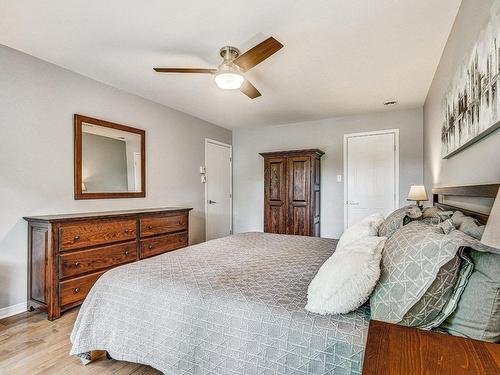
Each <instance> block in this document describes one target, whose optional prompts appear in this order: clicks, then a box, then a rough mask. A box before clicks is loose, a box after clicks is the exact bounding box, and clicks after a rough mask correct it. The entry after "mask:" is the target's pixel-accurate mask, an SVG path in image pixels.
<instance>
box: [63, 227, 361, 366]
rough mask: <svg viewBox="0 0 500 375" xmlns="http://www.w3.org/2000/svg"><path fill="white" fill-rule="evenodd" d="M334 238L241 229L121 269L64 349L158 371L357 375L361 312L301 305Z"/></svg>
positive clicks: (109, 276) (86, 308) (104, 283)
mask: <svg viewBox="0 0 500 375" xmlns="http://www.w3.org/2000/svg"><path fill="white" fill-rule="evenodd" d="M336 243H337V241H336V240H332V239H324V238H311V237H302V236H284V235H276V234H267V233H243V234H238V235H234V236H230V237H226V238H222V239H218V240H213V241H209V242H205V243H203V244H199V245H195V246H190V247H188V248H184V249H182V250H177V251H175V252H172V253H167V254H163V255H159V256H157V257H154V258H151V259H147V260H143V261H140V262H137V263H133V264H129V265H125V266H121V267H118V268H115V269H113V270H111V271H108V272H107V273H106V274H104V275H103V276H102V277H101V278H100V279H99V280H98V282H97V283H96V284H95V286H94V287H93V288H92V290H91V292H90V293H89V295H88V296H87V298H86V300H85V302H84V304H83V305H82V307H81V310H80V312H79V315H78V318H77V320H76V322H75V326H74V329H73V332H72V335H71V341H72V343H73V347H72V349H71V354H72V355H78V356H80V357H81V358H82V359H84V360H85V359H88V358H90V352H91V351H93V350H106V351H107V352H108V353H109V355H110V356H111V357H112V358H114V359H117V360H124V361H130V362H136V363H141V364H146V365H150V366H152V367H154V368H156V369H158V370H160V371H161V372H163V373H165V374H176V375H180V374H198V373H203V374H205V373H211V374H243V373H245V374H248V373H259V374H326V373H335V374H336V375H342V374H360V373H361V368H362V363H363V353H364V347H365V343H366V338H367V333H368V323H369V316H370V311H369V307H367V306H362V307H361V308H359V309H358V310H356V311H354V312H352V313H349V314H346V315H325V316H322V315H317V314H312V313H308V312H306V311H305V310H304V305H305V304H306V302H307V287H308V285H309V283H310V281H311V279H312V278H313V277H314V275H315V274H316V272H317V270H318V268H319V267H320V266H321V265H322V264H323V262H324V261H325V260H326V259H327V258H328V257H330V255H331V254H332V253H333V251H334V250H335V246H336Z"/></svg>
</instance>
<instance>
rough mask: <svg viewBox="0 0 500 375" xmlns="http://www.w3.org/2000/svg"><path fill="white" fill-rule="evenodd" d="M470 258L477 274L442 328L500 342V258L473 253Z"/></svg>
mask: <svg viewBox="0 0 500 375" xmlns="http://www.w3.org/2000/svg"><path fill="white" fill-rule="evenodd" d="M470 257H471V259H472V261H473V262H474V271H473V272H472V275H471V276H470V278H469V281H468V284H467V286H466V287H465V290H464V291H463V293H462V296H461V298H460V300H459V302H458V306H457V308H456V310H455V311H454V312H453V313H452V314H451V315H450V316H449V317H448V318H447V319H446V321H445V322H444V323H443V324H442V325H441V328H442V329H444V330H445V331H446V332H448V333H450V334H452V335H456V336H463V337H469V338H473V339H477V340H483V341H490V342H500V255H498V254H492V253H486V252H479V251H474V250H471V252H470Z"/></svg>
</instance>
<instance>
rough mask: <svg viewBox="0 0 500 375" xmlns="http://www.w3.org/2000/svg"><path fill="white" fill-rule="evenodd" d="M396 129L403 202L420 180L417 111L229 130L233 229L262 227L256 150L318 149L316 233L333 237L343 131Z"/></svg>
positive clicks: (338, 213)
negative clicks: (318, 227) (318, 217)
mask: <svg viewBox="0 0 500 375" xmlns="http://www.w3.org/2000/svg"><path fill="white" fill-rule="evenodd" d="M382 129H400V203H401V204H405V203H407V202H406V196H407V194H408V190H409V187H410V185H412V184H421V183H422V181H423V177H422V174H423V170H422V110H421V109H414V110H407V111H396V112H382V113H374V114H368V115H359V116H348V117H338V118H331V119H326V120H321V121H313V122H302V123H297V124H289V125H281V126H273V127H265V128H257V129H255V128H254V129H241V130H239V129H237V130H234V131H233V150H234V157H233V170H234V172H233V176H234V182H233V184H234V201H233V204H234V210H233V222H234V230H235V232H236V233H238V232H244V231H262V229H263V215H264V214H263V204H264V203H263V202H264V187H263V178H264V163H263V159H262V157H261V156H260V155H259V152H263V151H278V150H291V149H301V148H320V149H322V150H323V151H325V155H324V156H323V158H322V165H321V173H322V177H321V179H322V180H321V183H322V187H321V189H322V193H321V235H322V236H323V237H333V238H338V237H339V236H340V234H341V233H342V231H343V225H344V224H343V223H344V184H343V182H340V183H339V182H337V181H336V176H337V175H339V174H343V139H344V134H349V133H356V132H365V131H373V130H382Z"/></svg>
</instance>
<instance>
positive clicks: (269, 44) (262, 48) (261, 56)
mask: <svg viewBox="0 0 500 375" xmlns="http://www.w3.org/2000/svg"><path fill="white" fill-rule="evenodd" d="M281 48H283V44H281V43H280V42H278V41H277V40H276V39H274V38H273V37H272V36H271V37H269V38H267V39H266V40H264V41H263V42H262V43H259V44H257V45H256V46H255V47H253V48H252V49H249V50H248V51H246V52H245V53H244V54H243V55H241V56H239V57H237V58H236V59H235V60H234V61H233V62H234V63H235V64H236V65H238V66H239V67H240V68H241V69H243V71H247V70H249V69H251V68H253V67H254V66H255V65H257V64H260V63H261V62H262V61H264V60H265V59H267V58H268V57H270V56H271V55H273V54H274V53H276V52H278V51H279V50H280V49H281Z"/></svg>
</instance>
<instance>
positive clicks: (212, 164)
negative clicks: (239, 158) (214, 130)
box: [205, 139, 232, 241]
mask: <svg viewBox="0 0 500 375" xmlns="http://www.w3.org/2000/svg"><path fill="white" fill-rule="evenodd" d="M231 154H232V147H231V146H230V145H227V144H224V143H220V142H216V141H212V140H209V139H207V140H206V143H205V172H206V184H205V199H206V206H205V207H206V210H205V222H206V227H205V228H206V238H207V241H208V240H213V239H215V238H220V237H225V236H228V235H230V234H231V232H232V228H231V225H232V222H231V215H232V212H231V211H232V205H231V202H232V196H231V194H232V191H231V187H232V182H231V164H232V160H231V157H232V156H231Z"/></svg>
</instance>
